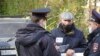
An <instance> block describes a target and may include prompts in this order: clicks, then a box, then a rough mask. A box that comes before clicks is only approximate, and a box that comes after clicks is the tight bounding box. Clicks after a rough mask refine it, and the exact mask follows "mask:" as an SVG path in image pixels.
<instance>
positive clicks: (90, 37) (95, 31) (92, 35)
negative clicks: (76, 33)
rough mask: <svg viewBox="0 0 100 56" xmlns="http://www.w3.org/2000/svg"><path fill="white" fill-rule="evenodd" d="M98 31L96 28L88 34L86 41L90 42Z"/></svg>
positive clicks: (99, 29)
mask: <svg viewBox="0 0 100 56" xmlns="http://www.w3.org/2000/svg"><path fill="white" fill-rule="evenodd" d="M98 33H100V28H97V29H96V30H94V31H93V32H92V33H91V34H89V35H88V38H87V39H88V43H90V42H91V41H92V39H93V38H94V37H95V36H96V35H97V34H98Z"/></svg>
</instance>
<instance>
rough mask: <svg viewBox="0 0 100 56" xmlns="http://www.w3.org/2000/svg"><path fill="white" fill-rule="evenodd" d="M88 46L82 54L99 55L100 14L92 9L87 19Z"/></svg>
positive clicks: (88, 55) (85, 55)
mask: <svg viewBox="0 0 100 56" xmlns="http://www.w3.org/2000/svg"><path fill="white" fill-rule="evenodd" d="M89 33H90V34H89V35H88V43H87V44H88V47H87V49H86V51H85V53H84V56H100V14H99V13H98V12H96V10H92V17H91V19H90V20H89Z"/></svg>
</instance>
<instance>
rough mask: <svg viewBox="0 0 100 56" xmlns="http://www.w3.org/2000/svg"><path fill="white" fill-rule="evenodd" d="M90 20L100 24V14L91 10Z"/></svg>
mask: <svg viewBox="0 0 100 56" xmlns="http://www.w3.org/2000/svg"><path fill="white" fill-rule="evenodd" d="M90 20H91V21H94V22H96V23H98V24H100V14H99V13H98V12H97V11H96V10H95V9H93V10H92V19H90Z"/></svg>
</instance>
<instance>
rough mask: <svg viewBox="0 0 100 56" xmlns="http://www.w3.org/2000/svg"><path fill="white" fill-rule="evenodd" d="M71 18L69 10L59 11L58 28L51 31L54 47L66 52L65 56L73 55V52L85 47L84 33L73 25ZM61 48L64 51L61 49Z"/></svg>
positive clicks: (82, 49)
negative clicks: (54, 42) (54, 41)
mask: <svg viewBox="0 0 100 56" xmlns="http://www.w3.org/2000/svg"><path fill="white" fill-rule="evenodd" d="M73 18H74V16H73V14H72V13H70V12H63V13H61V14H60V23H59V26H58V28H56V29H53V30H52V31H51V33H52V34H53V35H54V36H55V37H56V38H54V39H55V40H56V48H57V49H60V50H59V51H60V52H64V53H66V54H67V56H73V54H74V53H75V52H83V51H84V50H85V47H86V42H85V38H84V35H83V33H82V32H81V31H80V30H78V29H77V28H76V27H75V25H74V22H73ZM59 45H60V46H59ZM61 46H62V47H61ZM64 46H65V47H64ZM63 48H64V49H65V51H61V49H63Z"/></svg>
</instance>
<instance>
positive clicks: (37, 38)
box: [15, 8, 59, 56]
mask: <svg viewBox="0 0 100 56" xmlns="http://www.w3.org/2000/svg"><path fill="white" fill-rule="evenodd" d="M49 11H50V9H48V8H40V9H34V10H33V11H32V16H31V21H32V22H31V23H30V24H28V25H27V26H26V27H25V28H23V29H19V30H18V32H17V33H16V42H15V44H16V48H17V53H18V56H59V53H58V52H57V51H56V49H55V46H54V42H53V39H52V38H51V37H52V35H51V34H50V33H49V32H48V31H46V30H45V29H44V27H45V25H46V20H47V19H46V15H47V13H48V12H49Z"/></svg>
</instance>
